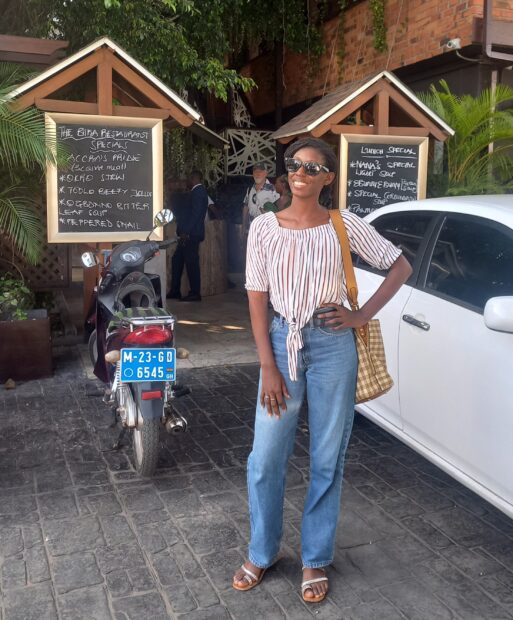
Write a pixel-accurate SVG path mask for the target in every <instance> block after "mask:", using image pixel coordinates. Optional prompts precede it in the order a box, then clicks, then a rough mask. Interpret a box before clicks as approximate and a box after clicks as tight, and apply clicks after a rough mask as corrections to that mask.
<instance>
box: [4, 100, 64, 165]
mask: <svg viewBox="0 0 513 620" xmlns="http://www.w3.org/2000/svg"><path fill="white" fill-rule="evenodd" d="M56 156H57V154H56V149H55V142H54V140H52V139H50V140H48V139H47V137H46V134H45V124H44V119H43V116H42V114H41V112H39V110H36V109H35V108H27V109H25V110H21V111H17V110H14V109H13V108H12V106H11V105H9V104H7V103H0V163H2V164H4V165H6V166H7V167H9V168H14V167H15V166H17V165H21V166H23V167H24V168H28V167H30V166H32V165H33V164H34V163H36V164H39V165H41V166H45V165H46V162H48V161H50V162H52V163H55V162H56Z"/></svg>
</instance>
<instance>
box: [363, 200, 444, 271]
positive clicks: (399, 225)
mask: <svg viewBox="0 0 513 620" xmlns="http://www.w3.org/2000/svg"><path fill="white" fill-rule="evenodd" d="M435 215H437V214H436V213H433V212H424V211H402V212H401V213H388V214H387V215H383V216H381V217H379V218H377V219H375V220H374V221H373V222H371V224H372V226H374V228H375V229H376V230H377V231H378V232H379V234H380V235H383V237H385V239H388V240H389V241H391V242H392V243H393V244H394V245H396V246H397V247H398V248H400V249H401V250H402V251H403V255H404V257H405V258H406V259H407V260H408V262H409V263H410V264H411V265H412V266H415V263H416V262H417V259H420V258H421V257H420V256H418V254H419V248H420V246H421V244H422V241H423V240H424V237H425V235H426V232H427V230H428V228H429V224H430V223H431V221H432V220H433V217H434V216H435ZM355 265H356V266H357V267H359V268H361V269H366V270H368V271H372V272H374V273H378V274H380V275H384V274H385V272H384V271H380V270H379V269H376V268H374V267H371V266H370V265H367V263H366V262H365V261H363V260H362V259H361V258H359V257H356V259H355ZM408 283H410V282H408Z"/></svg>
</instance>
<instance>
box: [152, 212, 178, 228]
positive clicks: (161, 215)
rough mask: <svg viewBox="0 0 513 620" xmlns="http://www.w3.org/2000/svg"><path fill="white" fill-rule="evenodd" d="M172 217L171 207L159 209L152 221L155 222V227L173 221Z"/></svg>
mask: <svg viewBox="0 0 513 620" xmlns="http://www.w3.org/2000/svg"><path fill="white" fill-rule="evenodd" d="M173 217H174V216H173V212H172V211H171V209H162V211H159V212H158V213H157V215H155V219H154V220H153V223H154V224H155V227H157V226H165V225H166V224H169V222H172V221H173Z"/></svg>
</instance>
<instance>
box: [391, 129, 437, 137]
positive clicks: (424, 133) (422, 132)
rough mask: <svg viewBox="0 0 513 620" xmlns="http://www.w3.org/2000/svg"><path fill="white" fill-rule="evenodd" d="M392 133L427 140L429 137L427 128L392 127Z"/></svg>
mask: <svg viewBox="0 0 513 620" xmlns="http://www.w3.org/2000/svg"><path fill="white" fill-rule="evenodd" d="M390 133H391V134H392V135H396V136H415V137H419V138H427V137H428V136H429V129H428V128H427V127H390Z"/></svg>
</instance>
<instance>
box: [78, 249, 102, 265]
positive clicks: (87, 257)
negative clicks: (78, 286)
mask: <svg viewBox="0 0 513 620" xmlns="http://www.w3.org/2000/svg"><path fill="white" fill-rule="evenodd" d="M81 260H82V265H84V267H94V266H95V265H97V264H98V260H97V258H96V256H95V254H93V252H84V253H83V254H82V256H81Z"/></svg>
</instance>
